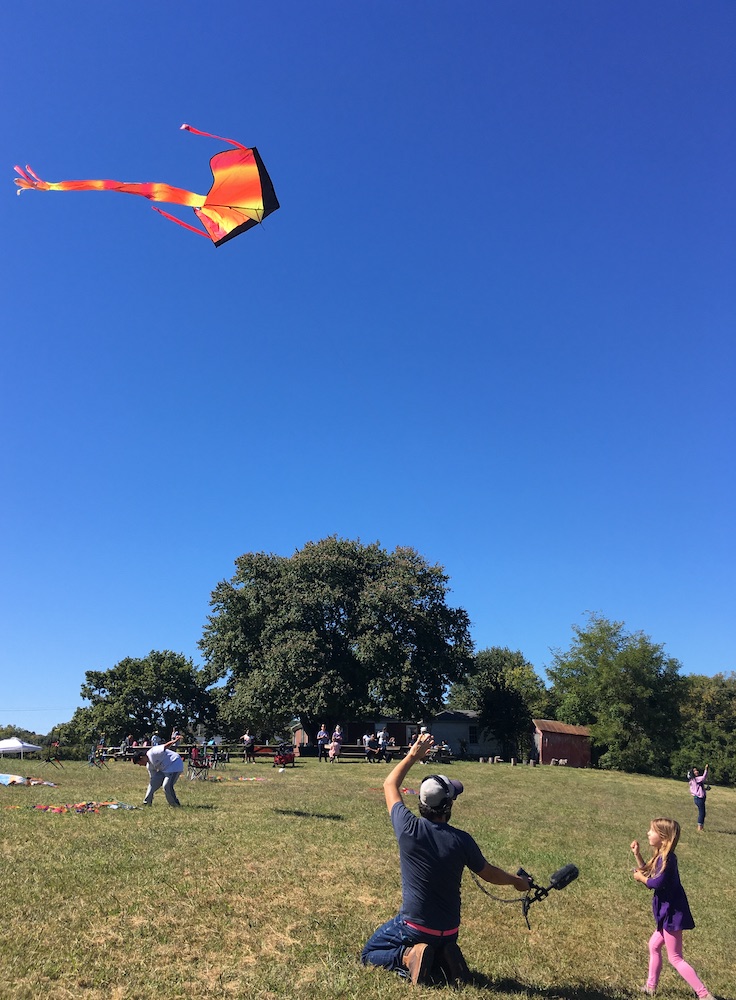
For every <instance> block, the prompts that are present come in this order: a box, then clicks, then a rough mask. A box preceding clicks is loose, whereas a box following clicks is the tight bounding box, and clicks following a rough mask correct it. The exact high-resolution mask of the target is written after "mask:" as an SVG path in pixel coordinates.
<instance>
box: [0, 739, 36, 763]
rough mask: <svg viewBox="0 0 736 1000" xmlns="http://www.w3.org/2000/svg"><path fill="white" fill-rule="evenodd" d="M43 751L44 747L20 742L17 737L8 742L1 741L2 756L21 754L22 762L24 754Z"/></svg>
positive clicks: (0, 750)
mask: <svg viewBox="0 0 736 1000" xmlns="http://www.w3.org/2000/svg"><path fill="white" fill-rule="evenodd" d="M41 749H42V747H37V746H36V744H35V743H26V741H25V740H19V739H18V737H17V736H11V737H9V738H8V739H7V740H0V754H4V753H19V754H20V759H21V760H23V754H24V753H33V751H34V750H41Z"/></svg>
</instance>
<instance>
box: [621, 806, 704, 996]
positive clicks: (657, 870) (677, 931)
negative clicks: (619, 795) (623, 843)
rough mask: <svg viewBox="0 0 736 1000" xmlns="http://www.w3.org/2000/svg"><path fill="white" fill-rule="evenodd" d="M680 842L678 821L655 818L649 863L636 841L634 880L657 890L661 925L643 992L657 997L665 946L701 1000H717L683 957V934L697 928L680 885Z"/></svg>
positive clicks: (656, 910)
mask: <svg viewBox="0 0 736 1000" xmlns="http://www.w3.org/2000/svg"><path fill="white" fill-rule="evenodd" d="M679 839H680V824H679V823H678V822H677V820H674V819H666V818H664V817H661V818H660V819H653V820H652V822H651V824H650V826H649V830H648V831H647V840H648V841H649V846H650V847H651V848H652V850H653V851H654V854H653V855H652V856H651V858H650V859H649V861H646V862H645V861H644V859H643V858H642V856H641V851H640V850H639V841H638V840H632V842H631V850H632V851H633V854H634V857H635V858H636V864H637V867H636V868H635V869H634V878H635V879H636V881H637V882H641V883H642V885H645V886H646V887H647V889H653V890H654V896H653V897H652V912H653V913H654V920H655V923H656V925H657V927H656V930H655V931H654V934H652V936H651V937H650V938H649V975H648V977H647V981H646V985H645V986H643V987H642V992H643V993H647V994H649V995H650V996H651V995H653V994H654V992H655V990H656V989H657V985H658V983H659V977H660V974H661V972H662V946H663V945H666V946H667V958H668V959H669V960H670V965H671V966H672V967H673V969H675V970H676V971H677V972H679V974H680V975H681V976H682V978H683V979H684V980H685V982H686V983H687V984H688V986H689V987H690V988H691V989H693V990H695V995H696V996H697V997H699V998H700V1000H714V998H713V996H712V995H711V993H710V991H709V989H708V987H707V986H704V985H703V983H701V981H700V979H698V976H697V975H696V973H695V970H694V969H693V967H692V966H691V965H688V963H687V962H686V961H685V959H684V958H683V957H682V932H683V931H689V930H692V928H693V927H695V921H694V920H693V915H692V913H691V912H690V905H689V903H688V901H687V896H686V895H685V890H684V889H683V887H682V882H680V874H679V871H678V868H677V855H676V854H675V848H676V847H677V842H678V840H679Z"/></svg>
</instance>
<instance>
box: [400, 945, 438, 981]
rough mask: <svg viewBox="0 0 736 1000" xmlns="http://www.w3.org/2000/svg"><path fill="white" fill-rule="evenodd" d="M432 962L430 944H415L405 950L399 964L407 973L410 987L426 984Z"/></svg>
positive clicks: (432, 953) (432, 955)
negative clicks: (410, 983)
mask: <svg viewBox="0 0 736 1000" xmlns="http://www.w3.org/2000/svg"><path fill="white" fill-rule="evenodd" d="M433 961H434V948H433V947H432V945H431V944H415V945H412V947H411V948H407V949H406V950H405V952H404V954H403V955H402V956H401V964H402V965H403V966H404V968H405V969H406V970H407V971H408V973H409V979H411V982H412V986H422V985H424V984H425V983H426V982H427V979H428V977H429V973H430V972H431V970H432V962H433Z"/></svg>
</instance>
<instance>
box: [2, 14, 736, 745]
mask: <svg viewBox="0 0 736 1000" xmlns="http://www.w3.org/2000/svg"><path fill="white" fill-rule="evenodd" d="M205 7H206V5H204V6H203V5H202V4H198V3H193V2H191V0H183V2H182V0H180V2H177V3H173V2H163V3H157V4H143V3H130V4H126V5H123V6H122V7H120V6H118V7H117V8H116V9H115V13H114V14H113V12H112V9H111V8H110V7H109V5H107V4H73V5H65V6H64V7H63V8H62V7H57V8H55V9H54V8H51V7H45V9H44V11H43V14H42V16H37V17H36V16H34V17H28V16H25V17H24V16H16V17H13V18H8V19H6V22H5V25H4V28H3V33H2V38H0V55H1V56H2V58H0V85H1V87H2V93H3V95H4V101H3V111H2V122H3V127H2V148H3V151H4V155H3V157H2V159H3V162H4V163H5V171H6V186H5V193H4V196H3V197H2V198H0V227H1V230H0V231H1V232H2V238H1V239H0V274H1V275H2V278H1V279H0V280H1V281H2V290H3V295H2V299H3V306H4V308H3V313H4V321H3V324H2V326H3V331H4V332H3V334H2V365H1V366H0V416H1V426H2V438H3V446H2V454H3V461H2V469H1V473H0V474H1V475H2V488H1V489H0V517H1V518H2V524H3V529H4V530H3V532H2V551H1V553H0V563H1V565H2V572H1V574H0V586H1V587H2V591H1V593H0V618H1V621H2V641H1V643H0V669H1V670H2V677H3V688H2V699H1V700H0V725H8V724H13V725H17V726H23V727H26V728H30V729H33V730H35V731H37V732H39V733H43V732H46V731H47V730H48V729H50V728H51V726H52V725H54V724H55V723H58V722H63V721H66V720H67V719H68V718H70V717H71V715H72V713H73V711H74V709H75V708H76V707H77V706H78V705H79V704H81V700H80V697H79V688H80V686H81V684H82V683H83V681H84V674H85V671H86V670H98V669H103V670H104V669H108V668H109V667H112V666H114V664H115V663H117V662H118V661H120V660H121V659H123V658H124V657H126V656H145V655H146V654H147V653H148V652H149V651H150V650H151V649H172V650H175V651H177V652H182V653H184V654H186V655H187V656H191V657H192V658H193V659H194V660H195V662H200V657H199V654H198V648H197V640H198V639H199V637H200V635H201V631H202V626H203V624H204V622H205V620H206V616H207V614H208V611H209V596H210V593H211V591H212V589H213V588H214V587H215V585H216V584H217V582H218V581H219V580H221V579H224V578H229V577H230V576H231V575H232V572H233V562H234V560H235V558H236V557H237V556H238V555H240V554H241V553H243V552H247V551H253V550H263V551H268V552H277V553H280V554H283V555H289V554H291V553H292V552H293V551H294V550H295V549H297V548H300V547H301V546H302V545H304V543H305V542H307V541H310V540H317V539H319V538H323V537H325V536H326V535H329V534H337V535H340V536H343V537H349V538H360V539H361V540H363V541H364V542H372V541H375V540H379V541H380V542H381V543H382V544H383V545H384V546H385V547H387V548H389V549H392V548H393V547H394V546H396V545H410V546H413V547H415V548H416V549H418V550H419V551H420V552H421V553H422V554H423V555H424V556H426V557H427V558H428V559H429V560H431V561H432V562H439V563H441V564H442V565H444V567H445V569H446V571H447V572H448V574H449V575H450V577H451V585H452V594H451V601H452V603H455V604H458V605H461V606H463V607H465V608H466V609H467V611H468V612H469V614H470V616H471V619H472V623H473V635H474V639H475V642H476V645H477V646H478V648H482V647H484V646H489V645H505V646H509V647H511V648H512V649H519V650H521V651H522V652H523V653H524V655H525V656H526V657H527V658H528V659H529V660H530V661H531V662H532V663H533V664H534V666H535V668H536V669H537V671H538V672H539V673H540V675H544V668H545V666H546V665H548V664H549V663H550V662H551V652H550V650H551V649H553V648H566V647H567V646H568V645H569V643H570V641H571V637H572V633H571V626H572V625H573V624H578V623H581V622H583V621H584V616H585V612H586V611H587V610H593V611H597V612H601V613H602V614H604V615H606V616H607V617H609V618H612V619H616V620H623V621H625V622H626V624H627V626H628V627H629V628H630V629H632V630H638V629H641V630H643V631H644V632H646V633H647V634H649V635H650V636H651V637H652V638H653V639H654V640H655V641H656V642H661V643H664V644H665V646H666V650H667V652H668V653H669V654H670V655H672V656H675V657H677V658H678V659H679V660H680V661H681V662H682V665H683V670H684V672H686V673H706V674H712V673H715V672H718V671H730V670H732V669H734V668H736V663H735V662H734V622H735V621H736V615H735V614H734V611H735V610H736V608H735V604H736V602H735V600H734V598H735V596H736V594H735V587H734V577H735V570H734V567H735V566H736V551H735V546H734V531H733V524H734V516H733V514H734V501H733V495H734V486H735V485H736V475H735V474H734V430H735V429H736V428H735V420H734V391H733V385H734V361H735V360H736V359H735V357H734V354H735V350H734V329H735V328H736V283H734V271H735V265H736V252H735V251H736V246H735V237H734V233H736V194H735V191H736V188H735V186H734V175H735V169H734V168H735V167H736V163H735V160H736V156H735V154H736V126H735V121H736V118H735V116H734V95H735V94H736V62H735V61H734V58H733V51H734V43H735V42H736V4H734V3H732V2H731V0H710V2H708V3H695V2H692V0H687V2H684V0H650V2H648V3H646V4H641V3H639V2H633V0H631V2H629V0H615V2H614V0H596V2H595V3H591V2H590V0H559V2H555V3H550V2H549V0H524V2H519V0H493V2H488V0H465V2H458V3H446V2H440V0H421V2H420V0H402V2H401V3H396V2H395V0H370V2H368V0H352V2H346V0H329V2H328V0H315V2H310V3H304V2H303V0H288V2H287V0H269V3H268V4H262V3H259V4H255V3H247V2H245V0H222V2H220V3H218V4H217V8H216V10H217V14H216V16H215V18H214V19H213V20H211V21H209V22H208V21H207V20H206V19H205ZM182 122H189V123H191V124H192V125H194V126H195V127H197V128H199V129H202V130H205V131H210V132H215V133H217V134H219V135H225V136H232V137H233V138H235V139H238V140H240V141H241V142H244V143H246V144H247V145H256V146H257V147H258V149H259V151H260V153H261V155H262V157H263V159H264V161H265V163H266V165H267V167H268V169H269V172H270V174H271V177H272V179H273V182H274V185H275V188H276V192H277V194H278V197H279V200H280V202H281V205H282V207H281V210H280V211H278V212H276V213H275V214H274V215H272V216H271V217H269V218H268V219H267V220H266V221H265V224H264V226H263V227H261V228H257V229H255V230H252V231H251V232H249V233H246V234H244V235H243V236H241V237H239V238H238V239H237V240H234V241H232V242H230V243H228V244H226V245H225V246H223V247H220V248H219V249H215V248H214V247H213V246H212V245H211V244H209V243H208V242H206V241H205V240H203V239H198V238H197V237H196V236H194V235H192V234H190V233H187V232H186V231H185V230H183V229H180V228H179V227H177V226H174V225H172V224H171V223H168V222H166V221H165V220H163V219H162V218H161V217H160V216H158V215H157V214H156V213H155V212H152V211H151V209H150V206H149V205H148V203H147V202H146V201H145V200H143V199H141V198H132V197H127V196H121V195H118V194H110V193H104V194H101V193H100V194H98V193H84V194H70V193H63V194H60V193H35V192H28V193H24V194H23V196H22V197H19V198H16V196H15V193H14V192H15V189H14V186H13V184H12V176H13V174H12V167H13V164H15V163H20V164H21V165H23V164H26V163H29V164H30V165H31V166H32V167H33V168H34V169H35V170H36V171H37V172H38V173H39V174H40V175H41V176H42V177H44V178H45V179H47V180H54V181H56V180H67V179H76V178H88V177H89V178H115V179H118V180H124V181H163V182H166V183H169V184H174V185H177V186H181V187H187V188H190V189H192V190H195V191H200V192H203V193H204V192H206V190H207V188H208V186H209V183H210V174H209V168H208V161H209V158H210V156H212V155H213V154H214V153H216V152H218V151H219V150H220V149H222V148H224V146H223V144H222V143H219V142H217V141H216V140H212V139H205V138H201V137H197V136H193V135H190V134H188V133H186V132H182V131H179V125H180V124H181V123H182ZM164 207H166V206H164ZM172 211H174V212H177V211H178V212H179V214H180V216H181V217H183V218H185V219H186V220H187V221H190V222H194V221H195V220H194V217H193V216H192V215H191V212H190V210H188V209H183V210H182V209H172Z"/></svg>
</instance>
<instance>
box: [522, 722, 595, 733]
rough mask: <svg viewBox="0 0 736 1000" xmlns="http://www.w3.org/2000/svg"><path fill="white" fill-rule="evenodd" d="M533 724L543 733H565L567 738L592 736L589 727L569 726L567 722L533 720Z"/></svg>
mask: <svg viewBox="0 0 736 1000" xmlns="http://www.w3.org/2000/svg"><path fill="white" fill-rule="evenodd" d="M532 722H533V723H534V725H535V726H536V727H537V729H538V730H539V731H540V732H541V733H564V734H565V735H566V736H590V729H588V727H587V726H568V724H567V723H566V722H557V721H556V720H555V719H532Z"/></svg>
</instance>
